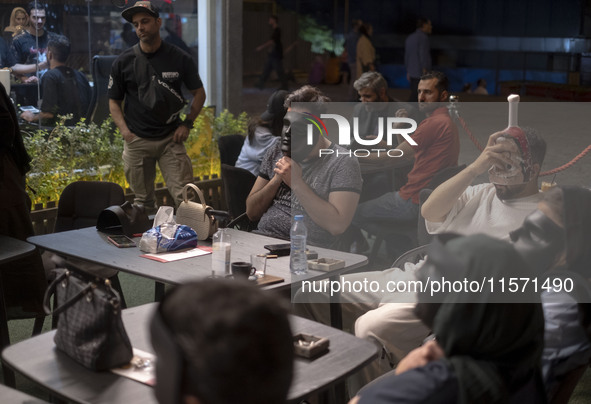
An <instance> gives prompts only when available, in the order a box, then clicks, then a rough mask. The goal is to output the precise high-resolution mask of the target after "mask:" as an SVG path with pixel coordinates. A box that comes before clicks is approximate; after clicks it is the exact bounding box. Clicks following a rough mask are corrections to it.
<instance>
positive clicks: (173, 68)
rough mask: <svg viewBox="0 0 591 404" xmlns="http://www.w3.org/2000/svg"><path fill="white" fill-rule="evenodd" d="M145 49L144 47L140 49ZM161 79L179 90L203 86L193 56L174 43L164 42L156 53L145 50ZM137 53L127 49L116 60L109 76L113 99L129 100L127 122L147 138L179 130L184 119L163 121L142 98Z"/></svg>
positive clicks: (126, 113)
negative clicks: (138, 83)
mask: <svg viewBox="0 0 591 404" xmlns="http://www.w3.org/2000/svg"><path fill="white" fill-rule="evenodd" d="M140 49H141V48H140ZM144 55H145V56H146V58H148V60H149V62H150V64H151V65H152V67H153V68H154V70H156V72H158V73H159V74H160V76H161V78H162V79H163V80H164V81H165V82H166V83H167V84H168V85H169V86H170V87H171V88H173V89H174V90H176V92H177V93H179V94H180V93H181V87H182V84H184V85H185V86H186V87H187V88H188V89H189V90H190V91H194V90H197V89H199V88H201V87H203V83H202V82H201V78H200V77H199V72H198V70H197V66H196V65H195V62H193V59H191V57H190V56H189V55H188V54H187V53H185V52H183V51H182V50H180V49H179V48H177V47H176V46H174V45H171V44H168V43H166V42H164V41H162V45H161V46H160V48H159V49H158V50H157V51H156V52H155V53H144ZM135 58H136V56H135V53H134V50H133V47H131V48H129V49H126V50H125V51H124V52H123V53H122V54H121V55H120V56H119V57H118V58H117V59H116V60H115V62H113V67H112V69H111V77H110V79H109V98H111V99H113V100H123V99H125V106H124V111H123V112H124V116H125V122H126V123H127V126H128V127H129V130H131V131H132V132H133V133H134V134H136V135H137V136H139V137H143V138H162V137H164V136H167V135H168V134H169V133H170V132H172V131H173V130H175V129H176V128H177V127H178V126H179V123H180V119H177V120H176V121H173V122H171V123H169V124H166V123H163V122H160V121H159V120H158V119H157V118H156V117H154V114H151V113H150V110H149V109H147V108H146V107H145V106H144V105H143V104H142V103H141V102H140V101H139V98H138V85H137V82H136V78H135V74H134V61H135Z"/></svg>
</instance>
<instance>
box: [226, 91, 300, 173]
mask: <svg viewBox="0 0 591 404" xmlns="http://www.w3.org/2000/svg"><path fill="white" fill-rule="evenodd" d="M287 94H289V93H288V92H287V91H284V90H279V91H275V92H274V93H273V94H272V95H271V97H269V101H268V102H267V110H266V111H265V112H263V114H262V115H261V116H260V118H258V119H254V120H251V122H250V123H249V124H248V136H247V137H246V140H244V145H243V146H242V150H241V151H240V155H239V156H238V160H236V167H238V168H244V169H245V170H248V171H250V172H251V173H253V175H255V176H258V175H259V171H260V167H261V162H262V161H263V157H264V156H265V153H266V152H267V150H268V149H269V148H270V147H271V146H273V145H274V144H275V142H276V141H277V140H278V139H279V138H280V137H281V129H282V128H283V117H284V116H285V113H286V111H287V108H285V106H284V105H283V103H284V102H285V97H287Z"/></svg>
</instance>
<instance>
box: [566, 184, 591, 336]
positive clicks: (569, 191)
mask: <svg viewBox="0 0 591 404" xmlns="http://www.w3.org/2000/svg"><path fill="white" fill-rule="evenodd" d="M559 188H560V189H561V190H562V198H563V215H562V217H563V220H564V231H565V236H566V263H567V269H568V271H572V272H576V273H577V274H579V275H581V278H582V279H580V281H579V282H575V287H576V291H575V293H578V296H575V298H576V299H577V300H578V301H579V302H581V303H579V315H580V321H581V325H582V326H583V328H584V329H585V331H586V333H587V336H588V337H589V339H591V301H590V300H589V299H590V298H591V296H590V292H589V289H590V288H591V287H590V286H589V280H590V278H591V190H589V189H586V188H582V187H577V186H560V187H559ZM568 271H567V272H566V273H564V276H567V277H568V276H571V277H572V275H568ZM585 282H586V283H587V287H583V283H585ZM582 296H584V297H582ZM581 299H583V300H585V301H584V302H583V301H582V300H581Z"/></svg>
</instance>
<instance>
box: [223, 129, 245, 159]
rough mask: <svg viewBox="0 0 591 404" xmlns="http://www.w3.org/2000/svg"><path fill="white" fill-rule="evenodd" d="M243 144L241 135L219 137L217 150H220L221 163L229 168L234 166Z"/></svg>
mask: <svg viewBox="0 0 591 404" xmlns="http://www.w3.org/2000/svg"><path fill="white" fill-rule="evenodd" d="M243 144H244V136H242V135H226V136H220V137H219V139H218V148H219V149H220V161H221V163H222V164H227V165H230V166H234V165H236V160H238V156H239V155H240V151H241V150H242V145H243Z"/></svg>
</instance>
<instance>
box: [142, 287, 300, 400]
mask: <svg viewBox="0 0 591 404" xmlns="http://www.w3.org/2000/svg"><path fill="white" fill-rule="evenodd" d="M150 328H151V336H152V345H153V347H154V352H155V353H156V357H157V359H158V360H157V362H156V387H155V394H156V398H157V399H158V402H160V403H161V404H168V403H184V404H199V403H202V404H208V403H215V404H236V403H242V404H259V403H278V404H281V403H285V402H286V401H287V400H286V399H287V393H288V390H289V387H290V384H291V379H292V375H293V342H292V333H291V329H290V325H289V321H288V318H287V313H286V310H284V308H283V307H282V306H281V304H278V301H277V300H276V299H274V298H273V297H272V294H269V292H262V291H261V290H259V289H258V288H256V287H255V286H252V285H249V284H246V282H244V283H242V282H231V281H227V280H222V279H208V280H204V281H199V282H193V283H188V284H185V285H181V286H178V287H176V288H175V289H173V290H172V291H171V292H170V293H169V294H168V295H167V296H166V297H165V298H164V300H163V301H162V303H160V305H159V307H158V309H157V310H156V313H155V315H154V318H153V320H152V324H151V327H150Z"/></svg>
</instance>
